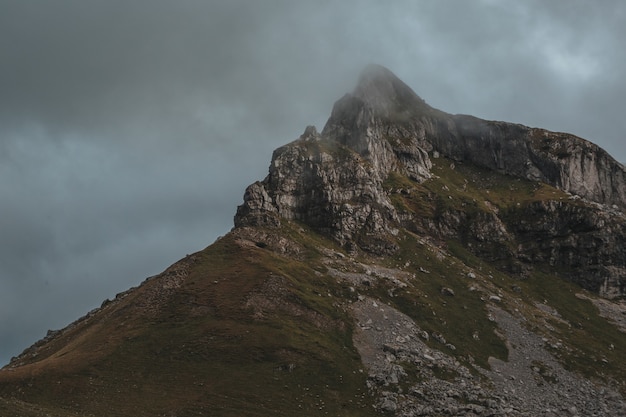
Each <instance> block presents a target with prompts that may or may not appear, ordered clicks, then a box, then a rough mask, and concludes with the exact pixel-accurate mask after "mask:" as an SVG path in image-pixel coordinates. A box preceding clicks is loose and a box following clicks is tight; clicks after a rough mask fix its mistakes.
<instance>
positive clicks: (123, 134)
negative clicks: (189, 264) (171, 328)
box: [0, 0, 626, 363]
mask: <svg viewBox="0 0 626 417" xmlns="http://www.w3.org/2000/svg"><path fill="white" fill-rule="evenodd" d="M625 18H626V5H624V3H623V2H621V1H617V0H614V1H605V2H602V3H598V4H595V3H594V4H593V5H590V4H589V2H586V1H582V0H572V1H568V2H541V1H538V0H537V1H527V2H515V1H493V0H491V1H489V0H482V1H474V2H467V1H461V0H458V1H446V2H441V1H428V0H423V1H408V0H406V1H397V2H391V3H389V2H387V3H384V2H378V1H373V0H372V1H367V0H366V1H344V2H331V1H321V2H319V1H317V2H306V3H304V2H292V1H278V0H272V1H263V2H260V1H251V0H247V1H244V0H228V1H219V0H216V1H199V0H181V1H176V2H172V1H165V0H150V1H147V0H145V1H141V0H130V1H128V0H124V1H121V0H107V1H104V0H103V1H94V0H91V1H90V0H58V1H54V2H50V1H43V0H42V1H28V2H26V1H19V0H14V1H11V0H9V1H3V2H2V3H0V57H1V59H2V65H0V193H1V194H0V195H2V199H1V200H0V213H2V216H0V230H2V234H1V237H0V340H2V341H3V342H2V344H1V345H0V363H5V362H7V361H8V360H9V358H10V357H11V356H12V355H16V354H17V353H19V352H20V351H21V350H22V349H23V348H25V347H27V346H28V345H29V344H31V343H32V342H34V341H35V340H36V339H38V338H40V337H42V336H43V335H45V332H46V330H47V329H49V328H60V327H62V326H64V325H66V324H67V323H69V322H70V321H72V320H74V319H76V318H77V317H79V316H80V315H82V314H84V313H86V312H87V311H88V310H90V309H91V308H94V307H96V306H98V305H99V304H100V302H101V301H102V300H104V299H105V298H110V297H113V296H115V294H116V293H117V292H120V291H124V290H126V289H127V288H128V287H130V286H133V285H137V284H138V283H139V282H141V281H142V280H143V279H144V278H146V277H147V276H150V275H153V274H156V273H158V272H160V271H161V270H163V269H164V268H165V267H167V266H168V265H169V264H171V263H172V262H174V261H176V260H177V259H178V258H180V257H183V256H184V255H185V254H186V253H190V252H193V251H196V250H199V249H201V248H203V247H205V246H207V245H208V244H210V243H211V242H212V241H214V240H215V238H216V237H217V236H218V235H220V234H224V233H226V232H227V231H228V230H229V229H230V228H231V227H232V216H233V214H234V213H235V209H236V206H237V205H238V204H240V202H241V198H242V195H243V191H244V188H245V186H246V185H248V184H249V183H251V182H253V181H255V180H258V179H262V178H263V177H264V176H265V175H266V173H267V167H268V165H269V161H270V157H271V152H272V150H273V149H274V148H276V147H278V146H280V145H282V144H284V143H286V142H289V141H291V140H293V139H295V138H297V137H298V136H299V135H300V133H301V132H302V131H303V129H304V127H305V126H306V125H308V124H316V125H318V128H321V127H322V126H323V124H324V122H325V120H326V118H327V117H328V115H329V113H330V110H331V108H332V104H333V102H334V101H335V100H336V99H338V98H340V97H341V96H342V95H343V94H344V93H345V92H347V91H350V90H351V89H352V87H353V85H354V83H355V82H356V78H357V76H358V72H359V71H360V69H361V68H363V67H364V66H365V65H366V64H368V63H379V64H382V65H385V66H387V67H388V68H390V69H391V70H392V71H394V72H395V73H396V74H397V75H398V76H399V77H400V78H401V79H403V80H404V81H405V82H407V84H409V85H410V86H411V87H412V88H413V89H414V90H415V91H416V92H417V93H418V94H419V95H420V96H421V97H422V98H424V99H425V100H426V101H427V102H428V103H430V104H431V105H433V106H435V107H437V108H440V109H442V110H445V111H448V112H450V113H467V114H473V115H476V116H478V117H482V118H487V119H498V120H506V121H511V122H518V123H523V124H526V125H530V126H538V127H544V128H548V129H551V130H558V131H566V132H570V133H574V134H576V135H578V136H582V137H585V138H586V139H589V140H591V141H593V142H595V143H597V144H599V145H601V146H602V147H604V148H605V149H606V150H608V151H609V152H610V153H611V154H612V155H613V156H614V157H615V158H616V159H618V160H620V161H622V162H624V161H626V145H625V142H624V137H623V132H625V131H626V121H625V119H624V117H623V109H624V105H625V99H624V97H626V84H625V83H624V82H623V80H622V75H623V74H624V73H625V72H626V57H625V54H626V52H625V51H626V48H624V39H626V28H625V27H624V25H623V24H622V22H623V21H624V19H625Z"/></svg>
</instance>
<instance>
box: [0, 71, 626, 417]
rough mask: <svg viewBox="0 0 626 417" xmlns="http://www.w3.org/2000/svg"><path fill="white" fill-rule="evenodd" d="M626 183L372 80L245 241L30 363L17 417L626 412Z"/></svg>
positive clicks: (259, 185) (210, 255)
mask: <svg viewBox="0 0 626 417" xmlns="http://www.w3.org/2000/svg"><path fill="white" fill-rule="evenodd" d="M625 182H626V170H625V168H624V167H623V166H622V165H621V164H619V163H618V162H616V161H615V160H614V159H613V158H612V157H611V156H610V155H608V154H607V153H606V152H605V151H603V150H602V149H600V148H599V147H597V146H596V145H594V144H592V143H591V142H588V141H586V140H584V139H581V138H578V137H576V136H573V135H569V134H565V133H555V132H549V131H546V130H543V129H536V128H529V127H526V126H521V125H517V124H511V123H505V122H494V121H486V120H481V119H478V118H475V117H471V116H465V115H451V114H447V113H445V112H442V111H440V110H437V109H434V108H432V107H430V106H429V105H428V104H427V103H426V102H425V101H424V100H422V99H421V98H420V97H419V96H418V95H417V94H415V92H413V90H411V88H409V87H408V86H407V85H406V84H405V83H403V82H402V81H401V80H399V79H398V78H397V77H396V76H395V75H394V74H393V73H391V72H390V71H389V70H388V69H386V68H383V67H380V66H376V65H372V66H369V67H367V68H366V69H365V70H364V71H363V73H362V74H361V76H360V78H359V81H358V83H357V86H356V88H355V89H354V91H353V92H352V93H350V94H346V95H345V96H344V97H342V98H341V99H339V100H338V101H337V102H336V103H335V105H334V107H333V110H332V113H331V115H330V118H329V120H328V122H327V123H326V126H325V127H324V129H323V130H322V132H321V133H319V132H318V131H317V129H316V128H315V127H312V126H309V127H307V128H306V129H305V131H304V133H303V134H302V136H300V138H298V139H297V140H295V141H293V142H291V143H289V144H287V145H285V146H283V147H281V148H279V149H277V150H276V151H274V153H273V155H272V159H271V163H270V167H269V173H268V175H267V177H266V178H265V179H263V180H262V181H258V182H256V183H254V184H252V185H250V186H249V187H248V188H247V189H246V191H245V194H244V201H243V204H242V205H241V206H239V207H238V208H237V212H236V215H235V219H234V224H235V227H234V228H233V229H232V230H231V232H229V233H228V234H227V235H225V236H223V237H221V238H220V239H218V240H217V241H216V242H215V243H213V244H212V245H210V246H209V247H207V248H206V249H204V250H201V251H199V252H197V253H194V254H191V255H188V256H186V257H185V258H184V259H181V260H180V261H179V262H177V263H175V264H174V265H172V266H171V267H169V268H168V269H166V270H165V271H164V272H163V273H161V274H159V275H157V276H154V277H150V278H148V279H147V280H145V282H144V283H142V284H141V285H140V286H138V287H136V288H132V289H130V290H128V291H126V292H123V293H120V294H118V295H117V297H116V298H115V299H114V300H105V301H104V302H103V303H102V306H101V307H100V308H98V309H95V310H94V311H92V312H89V313H88V314H87V315H86V316H84V317H82V318H81V319H79V320H77V321H76V322H74V323H72V324H70V325H69V326H68V327H66V328H64V329H62V330H58V331H50V332H49V333H48V335H47V336H46V337H45V338H44V339H42V340H41V341H39V342H37V343H36V344H35V345H33V346H31V347H29V348H27V349H26V350H25V351H24V352H23V353H22V354H21V355H19V356H18V357H16V358H13V360H12V361H11V363H10V364H9V365H7V366H6V367H5V368H3V369H2V370H1V371H0V415H3V416H4V415H7V416H13V415H14V416H37V417H38V416H59V417H65V416H77V415H80V416H131V415H132V416H157V415H163V416H198V415H211V416H268V415H271V416H293V415H299V416H324V415H332V416H370V415H371V416H374V415H394V416H440V415H453V416H496V415H498V416H500V415H504V416H539V415H541V416H562V415H596V416H617V415H626V401H625V399H624V395H626V385H625V383H626V359H625V358H624V355H623V349H624V346H626V304H624V301H623V300H624V295H625V294H624V293H625V288H624V284H625V283H626V272H625V271H626V255H625V254H624V250H623V248H624V241H625V237H626V230H625V226H626V221H625V220H626V218H625V215H624V211H625V209H626V184H625Z"/></svg>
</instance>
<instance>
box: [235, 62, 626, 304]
mask: <svg viewBox="0 0 626 417" xmlns="http://www.w3.org/2000/svg"><path fill="white" fill-rule="evenodd" d="M433 156H441V157H445V158H447V159H449V160H451V161H454V162H455V163H462V164H470V165H472V166H476V167H480V168H486V169H488V170H490V171H493V172H497V173H501V174H504V175H508V176H512V177H516V178H519V179H523V180H527V181H534V182H540V183H545V184H549V185H550V186H553V187H555V188H556V189H559V190H562V191H564V192H566V193H569V194H571V195H573V196H574V197H573V199H572V201H571V204H570V203H569V202H567V203H564V202H561V203H558V204H557V205H556V206H555V204H556V203H554V202H545V201H543V202H535V203H533V204H530V205H523V206H520V207H512V208H507V210H506V211H505V212H500V211H499V209H497V208H496V210H495V211H494V210H483V211H481V212H478V213H470V212H468V211H467V210H465V209H454V208H443V209H441V208H438V209H437V210H438V211H439V213H438V215H437V216H436V218H427V217H424V216H422V215H420V214H419V213H418V214H416V213H407V212H403V213H400V212H399V211H398V207H396V206H395V205H394V204H393V202H392V201H391V195H390V194H392V193H393V190H390V189H389V187H386V181H387V180H388V179H389V178H390V176H393V175H395V176H401V177H406V178H408V179H410V180H411V181H413V182H414V183H415V184H420V183H422V182H424V181H426V180H428V179H430V178H431V177H432V176H433V173H432V160H431V158H432V157H433ZM576 198H579V200H576ZM583 206H584V207H583ZM625 209H626V170H625V168H624V167H623V166H622V165H621V164H620V163H618V162H617V161H615V160H614V159H613V158H612V157H611V156H610V155H608V154H607V153H606V152H605V151H604V150H602V149H601V148H599V147H598V146H596V145H594V144H592V143H591V142H588V141H586V140H584V139H581V138H578V137H576V136H573V135H568V134H564V133H553V132H549V131H546V130H542V129H534V128H529V127H526V126H522V125H518V124H512V123H505V122H492V121H486V120H481V119H478V118H475V117H471V116H465V115H450V114H447V113H444V112H442V111H439V110H436V109H434V108H432V107H430V106H429V105H428V104H426V103H425V102H424V100H422V99H421V98H420V97H419V96H418V95H417V94H415V93H414V92H413V91H412V90H411V89H410V88H409V87H408V86H407V85H406V84H404V83H403V82H402V81H401V80H399V79H398V78H397V77H396V76H395V75H394V74H392V73H391V72H390V71H389V70H387V69H386V68H383V67H380V66H376V65H372V66H369V67H367V68H366V69H365V71H364V72H363V73H362V74H361V77H360V79H359V82H358V84H357V87H356V88H355V90H354V91H353V92H352V93H351V94H346V95H345V96H344V97H342V98H341V99H340V100H338V101H337V102H336V103H335V105H334V107H333V111H332V114H331V116H330V118H329V119H328V122H327V123H326V126H325V127H324V129H323V131H322V133H321V134H319V133H318V132H317V130H316V129H315V128H314V127H311V126H310V127H307V129H306V131H305V132H304V134H303V135H302V136H301V137H300V138H299V139H298V140H296V141H294V142H292V143H290V144H288V145H286V146H283V147H281V148H279V149H277V150H276V151H275V152H274V154H273V157H272V162H271V165H270V170H269V175H268V176H267V177H266V178H265V179H264V180H263V181H262V182H257V183H255V184H253V185H251V186H250V187H249V188H248V189H247V190H246V193H245V196H244V204H243V205H242V206H240V207H239V208H238V211H237V215H236V216H235V226H237V227H239V226H251V225H253V226H261V225H263V226H278V225H279V224H280V219H281V218H283V219H287V220H297V221H300V222H302V223H304V224H306V225H308V226H310V227H312V228H313V229H314V230H316V231H319V232H321V233H323V234H325V235H328V236H331V237H333V238H334V239H336V240H337V241H338V242H339V243H340V244H342V245H344V246H346V247H347V248H348V249H350V250H357V249H362V250H365V251H366V252H370V253H375V254H389V253H393V252H394V251H395V250H397V248H398V245H397V243H396V240H395V236H396V234H397V231H398V228H407V229H409V230H420V231H422V232H426V233H428V234H431V235H434V236H436V237H438V238H441V239H447V238H462V239H464V240H465V241H466V242H471V241H475V242H474V243H475V244H474V245H473V246H472V249H471V250H472V251H473V252H474V253H476V254H477V255H479V256H482V257H484V258H486V259H491V260H501V261H503V263H506V264H508V267H507V270H508V271H510V272H517V273H519V274H521V275H524V274H525V273H526V272H527V271H528V269H529V268H532V267H533V264H535V263H537V262H545V263H547V264H549V265H550V266H557V267H563V268H566V269H568V270H569V271H568V273H567V277H568V278H569V279H570V280H572V281H575V282H577V283H579V284H580V285H582V286H583V287H585V288H587V289H589V290H592V291H594V292H599V293H602V294H603V295H605V296H608V297H615V296H620V295H623V294H624V289H625V288H624V286H625V284H626V256H625V255H624V252H623V250H622V248H623V247H624V246H623V244H624V240H625V237H624V236H625V230H624V217H623V214H622V212H623V211H624V210H625ZM519 219H522V221H521V222H520V221H518V220H519ZM579 255H580V256H579Z"/></svg>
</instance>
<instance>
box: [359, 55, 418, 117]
mask: <svg viewBox="0 0 626 417" xmlns="http://www.w3.org/2000/svg"><path fill="white" fill-rule="evenodd" d="M352 94H353V96H355V97H357V98H359V99H361V100H363V101H364V102H365V103H366V104H367V105H369V107H371V108H372V109H373V110H374V111H375V112H376V113H378V115H381V116H392V115H394V114H396V113H399V112H406V111H407V110H411V109H416V108H420V107H423V106H425V105H426V103H425V102H424V100H422V99H421V98H420V97H419V96H418V95H417V94H416V93H415V92H414V91H413V90H412V89H411V87H409V86H408V85H407V84H405V83H404V82H403V81H402V80H400V79H399V78H398V77H397V76H396V75H395V74H394V73H393V72H391V71H390V70H389V69H387V68H385V67H383V66H382V65H376V64H370V65H368V66H367V67H365V69H364V70H363V71H362V72H361V74H360V76H359V81H358V83H357V86H356V88H355V89H354V91H353V93H352Z"/></svg>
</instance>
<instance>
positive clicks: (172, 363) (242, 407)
mask: <svg viewBox="0 0 626 417" xmlns="http://www.w3.org/2000/svg"><path fill="white" fill-rule="evenodd" d="M194 256H195V264H194V265H193V266H192V269H191V271H190V275H189V276H188V278H187V280H186V281H185V283H184V284H183V286H182V287H180V288H178V289H177V291H176V292H174V293H173V294H171V295H170V296H169V298H168V299H167V300H166V302H165V303H163V304H162V305H161V307H160V309H159V311H158V313H157V314H153V315H151V316H150V318H149V320H146V317H147V316H146V315H145V313H143V312H141V309H139V310H138V309H137V308H136V307H135V304H137V302H138V300H139V299H141V297H142V296H143V297H145V296H146V295H145V294H142V293H145V292H146V291H148V290H149V287H150V286H154V285H158V284H159V282H158V278H156V279H153V280H150V281H148V282H146V284H145V285H144V286H142V287H140V288H139V289H137V290H136V291H135V292H134V293H132V294H131V295H130V296H128V297H127V298H125V299H124V300H123V301H122V302H121V303H119V305H118V306H115V308H116V309H117V310H116V313H115V314H113V313H109V314H108V315H107V316H106V317H103V319H102V320H101V321H97V324H92V325H86V326H84V327H81V329H80V333H81V334H82V333H89V334H92V335H93V338H94V339H96V340H93V339H92V340H91V342H90V343H95V344H97V340H99V341H101V342H103V343H106V342H105V340H110V339H111V337H110V333H111V332H117V334H118V335H117V337H116V338H115V343H116V345H115V346H114V347H113V348H111V349H108V350H107V351H106V353H104V354H103V355H94V354H91V355H90V354H88V353H86V352H85V351H83V348H86V349H87V350H90V349H92V346H83V345H77V344H76V343H73V342H72V340H74V339H72V340H69V339H68V340H61V341H58V344H59V346H61V345H64V344H68V343H69V344H70V345H73V346H75V350H73V351H70V352H67V353H66V355H64V356H65V357H67V358H71V360H69V361H67V362H65V363H71V365H72V366H71V368H69V369H68V372H66V371H64V370H62V369H61V368H62V366H61V365H59V364H58V363H57V361H56V359H55V357H56V353H55V354H52V355H51V356H50V357H48V358H47V359H45V360H43V361H41V362H34V363H33V364H31V365H28V366H24V367H22V368H18V369H16V370H15V371H5V372H3V373H2V374H1V376H0V390H1V391H0V392H2V395H3V396H4V397H5V398H11V397H12V396H15V397H17V398H19V399H23V400H24V401H28V402H32V403H36V404H38V405H39V406H40V407H44V408H48V409H47V410H46V413H50V414H51V415H58V416H65V415H72V414H71V413H72V412H73V411H80V412H81V413H84V414H86V415H89V414H93V415H97V416H99V415H103V416H104V415H106V416H115V415H120V416H122V415H131V414H132V415H137V416H141V415H146V416H148V415H150V416H152V415H159V414H163V413H166V412H167V411H168V410H170V411H172V412H175V413H176V415H190V416H191V415H202V414H203V413H204V414H205V415H208V413H209V412H210V415H213V416H266V415H276V416H281V415H284V416H291V415H294V413H295V412H297V413H298V414H299V415H303V416H308V415H327V414H328V415H345V416H350V415H369V414H372V413H373V409H372V407H371V404H370V402H369V401H368V399H367V397H366V396H365V395H364V390H365V389H366V388H365V387H366V386H365V376H364V374H362V373H361V372H359V368H360V361H359V358H358V355H357V353H356V351H355V349H354V347H353V346H352V341H351V340H352V338H351V326H352V324H351V320H350V319H349V318H348V316H347V314H346V313H345V312H344V311H343V309H341V308H339V307H338V305H337V303H336V299H335V298H333V297H329V296H328V295H326V294H328V293H329V292H333V293H334V292H336V293H340V292H342V291H343V289H342V288H341V287H340V286H338V285H337V284H336V283H335V282H334V281H332V282H327V278H325V277H323V276H321V277H320V276H318V274H316V273H315V271H314V270H313V269H312V268H311V263H310V262H307V263H303V262H300V261H295V260H293V259H288V258H285V257H281V256H278V255H276V254H274V253H272V252H270V251H268V250H265V249H261V248H258V247H254V246H251V247H250V246H246V247H242V246H241V245H239V244H237V243H236V242H235V239H234V237H233V236H230V235H229V236H227V237H225V238H223V239H221V240H220V241H218V242H216V243H215V244H214V245H212V246H210V247H209V248H207V249H205V250H204V251H202V252H199V253H198V254H196V255H194ZM313 256H314V254H313ZM270 276H280V277H282V279H284V280H285V284H286V285H285V286H286V288H287V292H286V293H281V294H280V295H279V298H277V299H276V300H274V301H275V302H276V303H275V305H274V306H271V307H270V308H268V309H267V311H266V312H265V313H264V314H263V317H262V318H256V319H255V318H253V317H252V311H251V310H250V308H247V307H246V306H245V304H246V300H247V299H248V297H249V296H250V295H251V294H253V293H256V292H258V291H260V289H261V288H262V287H263V285H264V284H265V283H266V282H267V279H268V277H270ZM145 287H147V288H145ZM319 294H325V296H320V295H319ZM270 295H271V294H270ZM136 299H137V300H136ZM284 306H291V307H289V310H288V311H285V310H284V309H281V308H282V307H284ZM103 316H104V314H103ZM317 317H322V318H323V319H324V321H323V322H321V323H320V322H319V320H317V319H316V318H317ZM133 320H134V322H133ZM94 323H96V321H94ZM329 323H330V324H329ZM94 327H97V328H98V330H99V333H96V332H94V331H93V329H94ZM68 337H69V336H68ZM72 338H75V336H72ZM110 343H113V342H109V344H110ZM2 404H3V406H5V407H8V406H9V405H6V404H9V403H6V402H3V403H2ZM15 404H17V403H15ZM16 407H17V406H16ZM33 415H38V414H36V413H35V414H33ZM42 415H44V414H42Z"/></svg>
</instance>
